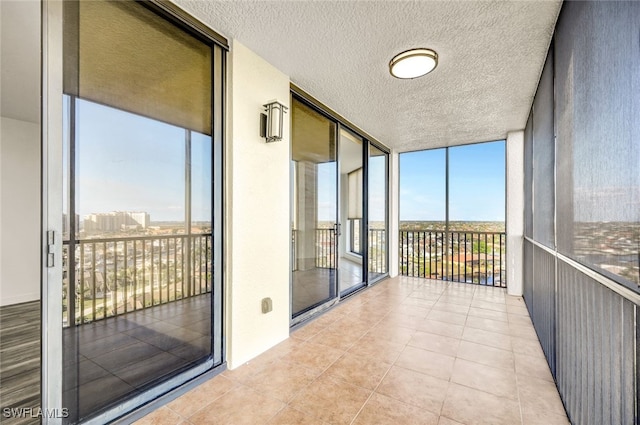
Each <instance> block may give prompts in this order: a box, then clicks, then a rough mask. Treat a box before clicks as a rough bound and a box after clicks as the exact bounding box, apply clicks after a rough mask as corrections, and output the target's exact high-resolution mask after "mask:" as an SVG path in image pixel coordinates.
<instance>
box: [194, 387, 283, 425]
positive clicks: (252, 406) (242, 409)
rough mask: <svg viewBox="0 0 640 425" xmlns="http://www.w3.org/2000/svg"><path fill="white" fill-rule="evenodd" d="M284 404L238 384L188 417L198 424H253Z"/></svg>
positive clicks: (266, 417)
mask: <svg viewBox="0 0 640 425" xmlns="http://www.w3.org/2000/svg"><path fill="white" fill-rule="evenodd" d="M285 406H286V404H285V403H283V402H281V401H280V400H277V399H275V398H273V397H269V396H266V395H264V394H262V393H258V392H256V391H254V390H252V389H250V388H249V387H246V386H244V385H239V386H236V387H235V388H233V389H232V390H230V391H229V392H227V393H225V394H224V395H223V396H222V397H220V398H218V399H217V400H216V402H215V404H210V405H208V406H206V407H205V408H203V409H201V410H199V411H198V412H197V413H196V414H194V415H193V416H191V417H189V421H190V422H191V423H193V424H198V425H209V424H211V425H244V424H247V425H254V424H258V423H265V422H267V421H268V420H269V419H271V418H272V417H274V416H275V415H276V414H277V413H278V412H279V411H280V410H282V409H283V408H284V407H285Z"/></svg>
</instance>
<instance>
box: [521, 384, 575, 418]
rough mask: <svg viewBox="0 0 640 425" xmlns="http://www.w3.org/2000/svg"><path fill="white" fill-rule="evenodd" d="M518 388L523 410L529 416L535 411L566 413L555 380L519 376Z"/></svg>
mask: <svg viewBox="0 0 640 425" xmlns="http://www.w3.org/2000/svg"><path fill="white" fill-rule="evenodd" d="M518 390H519V393H520V403H521V404H522V410H523V411H528V413H529V416H531V415H533V414H534V412H546V413H554V414H557V415H564V414H566V413H565V410H564V406H563V405H562V400H561V399H560V395H559V394H558V390H557V388H556V386H555V384H554V383H553V382H549V381H546V380H544V379H536V378H531V377H528V378H523V377H518Z"/></svg>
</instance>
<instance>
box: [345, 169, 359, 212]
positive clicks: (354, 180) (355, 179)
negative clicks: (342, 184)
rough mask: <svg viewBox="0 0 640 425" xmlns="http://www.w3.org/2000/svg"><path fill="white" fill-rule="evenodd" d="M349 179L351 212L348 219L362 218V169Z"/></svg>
mask: <svg viewBox="0 0 640 425" xmlns="http://www.w3.org/2000/svg"><path fill="white" fill-rule="evenodd" d="M348 178H349V211H348V218H349V219H350V220H352V219H358V218H362V168H358V169H357V170H355V171H352V172H350V173H349V174H348Z"/></svg>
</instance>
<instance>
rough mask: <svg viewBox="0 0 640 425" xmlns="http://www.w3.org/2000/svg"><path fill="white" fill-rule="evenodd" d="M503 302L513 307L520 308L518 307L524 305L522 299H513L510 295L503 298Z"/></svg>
mask: <svg viewBox="0 0 640 425" xmlns="http://www.w3.org/2000/svg"><path fill="white" fill-rule="evenodd" d="M505 302H506V304H509V305H515V306H520V307H524V306H525V303H524V299H523V298H522V297H515V296H512V295H506V296H505Z"/></svg>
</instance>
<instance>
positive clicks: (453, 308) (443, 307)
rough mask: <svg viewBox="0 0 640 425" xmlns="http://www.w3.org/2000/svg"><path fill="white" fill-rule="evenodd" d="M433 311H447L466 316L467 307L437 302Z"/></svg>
mask: <svg viewBox="0 0 640 425" xmlns="http://www.w3.org/2000/svg"><path fill="white" fill-rule="evenodd" d="M433 310H440V311H449V312H451V313H458V314H464V315H466V314H467V313H469V306H468V305H460V304H450V303H446V302H442V301H438V302H437V303H435V304H434V305H433Z"/></svg>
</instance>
